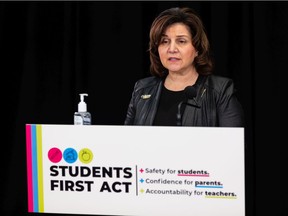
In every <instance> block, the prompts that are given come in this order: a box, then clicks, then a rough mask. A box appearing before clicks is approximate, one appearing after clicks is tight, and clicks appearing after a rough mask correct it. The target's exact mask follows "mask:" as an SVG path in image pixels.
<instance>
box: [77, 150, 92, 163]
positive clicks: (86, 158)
mask: <svg viewBox="0 0 288 216" xmlns="http://www.w3.org/2000/svg"><path fill="white" fill-rule="evenodd" d="M92 159H93V153H92V151H91V150H90V149H88V148H84V149H81V151H80V152H79V160H80V161H81V162H82V163H85V164H88V163H90V162H91V161H92Z"/></svg>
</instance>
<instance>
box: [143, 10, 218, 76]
mask: <svg viewBox="0 0 288 216" xmlns="http://www.w3.org/2000/svg"><path fill="white" fill-rule="evenodd" d="M175 23H183V24H184V25H186V26H187V27H188V29H189V30H190V33H191V36H192V44H193V46H194V47H195V49H196V50H197V51H198V56H197V57H196V58H195V60H194V62H193V64H194V66H195V68H196V70H197V72H198V73H199V74H201V75H208V74H211V73H212V69H213V61H212V58H211V56H210V44H209V41H208V38H207V35H206V30H205V27H204V25H203V23H202V21H201V19H200V17H199V15H197V13H196V12H195V11H194V10H193V9H191V8H186V7H185V8H178V7H176V8H170V9H167V10H165V11H163V12H161V13H160V14H159V15H158V16H157V17H156V18H155V20H154V21H153V23H152V25H151V28H150V35H149V36H150V42H149V49H148V51H149V54H150V63H151V64H150V73H151V74H152V75H155V76H158V77H164V76H166V75H167V74H168V70H167V69H166V68H164V67H163V65H162V63H161V61H160V57H159V53H158V46H159V44H160V41H161V38H162V36H163V34H164V32H165V31H166V29H167V28H168V27H169V26H171V25H172V24H175Z"/></svg>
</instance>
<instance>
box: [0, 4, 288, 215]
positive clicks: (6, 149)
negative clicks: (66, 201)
mask: <svg viewBox="0 0 288 216" xmlns="http://www.w3.org/2000/svg"><path fill="white" fill-rule="evenodd" d="M174 6H189V7H192V8H194V9H195V10H196V11H198V12H199V14H200V15H201V17H202V19H203V21H204V24H205V26H206V28H207V32H208V37H209V39H210V42H211V47H212V51H213V55H214V57H215V61H216V68H215V74H219V75H223V76H227V77H231V78H233V79H234V82H235V85H236V88H237V89H238V97H239V100H240V101H241V103H242V104H243V107H244V110H245V115H246V123H247V125H246V127H245V145H246V149H245V150H246V151H245V168H246V174H245V181H246V190H245V194H246V216H263V215H273V216H287V215H288V205H287V204H288V198H287V194H288V189H287V188H288V187H287V180H286V179H287V178H285V177H284V176H286V175H287V174H286V173H287V165H288V160H287V156H286V155H287V153H286V152H287V150H286V149H287V139H286V136H284V135H285V129H286V127H287V125H286V124H285V123H286V113H287V106H286V104H287V102H286V100H287V90H286V88H285V84H286V82H285V79H284V76H285V77H286V76H287V72H288V69H287V63H288V55H287V50H288V2H283V1H278V2H277V1H276V2H275V1H273V2H272V1H271V2H258V1H255V2H253V1H247V2H242V1H239V2H237V1H230V2H225V1H224V2H217V1H211V2H209V1H187V2H186V1H167V2H164V1H159V2H155V1H146V2H137V1H135V2H133V1H127V2H121V1H115V2H111V1H103V2H101V1H71V2H70V1H50V2H49V1H46V2H45V1H40V2H37V1H31V2H29V1H19V2H17V1H11V2H0V57H1V58H0V62H1V64H0V71H1V87H2V93H1V95H2V98H1V100H2V102H1V105H2V110H3V111H2V112H3V115H2V118H3V119H5V121H4V122H3V125H2V128H4V130H2V131H3V132H4V133H3V135H4V136H3V139H2V143H1V146H2V151H1V153H2V154H1V155H2V156H1V159H2V166H1V195H0V196H1V215H5V216H8V215H9V216H10V215H11V216H15V215H17V216H18V215H21V216H24V215H37V213H28V212H27V181H26V147H25V145H26V143H25V124H27V123H35V124H36V123H37V124H73V114H74V112H75V111H77V104H78V102H79V93H83V92H86V93H88V94H89V96H88V97H86V102H87V106H88V111H90V112H91V114H92V121H93V124H94V125H122V124H123V122H124V118H125V115H126V109H127V106H128V103H129V100H130V96H131V93H132V89H133V86H134V83H135V81H136V80H137V79H139V78H143V77H145V76H149V56H148V53H147V49H148V36H149V27H150V24H151V22H152V20H153V19H154V18H155V16H156V15H158V13H159V12H160V11H162V10H164V9H166V8H169V7H174ZM6 121H7V122H6ZM285 150H286V152H285ZM41 215H42V214H41ZM53 215H54V214H53ZM198 216H199V215H198Z"/></svg>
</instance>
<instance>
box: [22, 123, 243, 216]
mask: <svg viewBox="0 0 288 216" xmlns="http://www.w3.org/2000/svg"><path fill="white" fill-rule="evenodd" d="M26 143H27V148H26V149H27V180H28V211H29V212H40V213H65V214H67V213H68V214H87V215H89V214H93V215H125V216H175V215H181V216H188V215H189V216H191V215H197V216H211V215H217V216H218V215H219V216H220V215H221V216H231V215H233V216H244V215H245V194H244V191H245V184H244V180H245V176H244V128H214V127H164V126H163V127H160V126H98V125H89V126H88V125H87V126H81V125H35V124H27V125H26Z"/></svg>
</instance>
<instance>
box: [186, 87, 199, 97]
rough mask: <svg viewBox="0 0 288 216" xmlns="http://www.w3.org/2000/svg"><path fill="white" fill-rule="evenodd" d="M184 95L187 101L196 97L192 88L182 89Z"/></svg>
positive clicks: (194, 89) (195, 92)
mask: <svg viewBox="0 0 288 216" xmlns="http://www.w3.org/2000/svg"><path fill="white" fill-rule="evenodd" d="M184 93H185V95H186V97H187V98H188V99H193V98H194V97H196V95H197V91H196V88H195V87H194V86H187V87H186V88H185V89H184Z"/></svg>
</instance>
